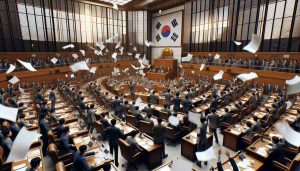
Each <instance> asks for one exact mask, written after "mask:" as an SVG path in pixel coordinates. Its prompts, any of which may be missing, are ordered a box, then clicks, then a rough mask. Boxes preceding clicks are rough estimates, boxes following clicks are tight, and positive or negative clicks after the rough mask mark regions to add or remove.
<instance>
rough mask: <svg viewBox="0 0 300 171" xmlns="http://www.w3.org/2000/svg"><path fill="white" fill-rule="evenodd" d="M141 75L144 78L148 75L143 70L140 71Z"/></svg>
mask: <svg viewBox="0 0 300 171" xmlns="http://www.w3.org/2000/svg"><path fill="white" fill-rule="evenodd" d="M139 74H141V75H142V76H143V77H144V76H145V75H146V74H145V73H144V70H142V69H140V70H139Z"/></svg>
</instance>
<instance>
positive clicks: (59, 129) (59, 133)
mask: <svg viewBox="0 0 300 171" xmlns="http://www.w3.org/2000/svg"><path fill="white" fill-rule="evenodd" d="M64 128H65V126H64V125H58V126H57V129H56V136H57V138H60V136H61V134H62V132H63V130H64Z"/></svg>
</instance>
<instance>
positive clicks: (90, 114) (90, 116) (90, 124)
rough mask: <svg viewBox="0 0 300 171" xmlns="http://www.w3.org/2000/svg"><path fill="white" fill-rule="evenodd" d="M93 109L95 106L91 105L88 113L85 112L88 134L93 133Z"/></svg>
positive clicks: (94, 117)
mask: <svg viewBox="0 0 300 171" xmlns="http://www.w3.org/2000/svg"><path fill="white" fill-rule="evenodd" d="M94 107H95V105H94V104H91V105H90V108H89V109H88V112H87V129H88V131H89V132H90V133H92V132H93V129H94V123H95V121H96V116H95V111H94Z"/></svg>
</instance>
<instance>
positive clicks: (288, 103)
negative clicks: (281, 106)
mask: <svg viewBox="0 0 300 171" xmlns="http://www.w3.org/2000/svg"><path fill="white" fill-rule="evenodd" d="M285 104H286V109H289V108H290V107H291V106H292V102H291V101H287V102H285Z"/></svg>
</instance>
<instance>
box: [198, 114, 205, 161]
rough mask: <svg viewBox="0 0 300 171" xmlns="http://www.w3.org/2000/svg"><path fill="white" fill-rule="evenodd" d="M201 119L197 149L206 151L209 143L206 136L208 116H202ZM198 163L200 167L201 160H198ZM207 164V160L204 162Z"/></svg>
mask: <svg viewBox="0 0 300 171" xmlns="http://www.w3.org/2000/svg"><path fill="white" fill-rule="evenodd" d="M200 121H201V126H200V131H199V133H198V135H197V136H198V140H197V149H198V150H197V151H198V152H201V151H205V150H206V143H207V137H206V133H207V123H205V121H206V118H205V117H201V118H200ZM196 164H197V165H198V166H199V167H202V166H201V161H197V162H196ZM204 164H205V165H207V161H205V162H204Z"/></svg>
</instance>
